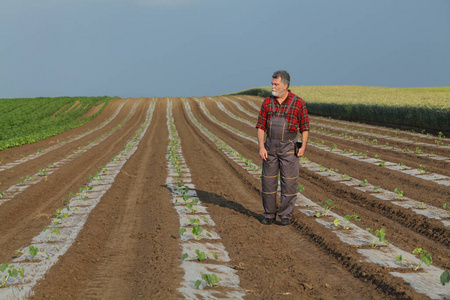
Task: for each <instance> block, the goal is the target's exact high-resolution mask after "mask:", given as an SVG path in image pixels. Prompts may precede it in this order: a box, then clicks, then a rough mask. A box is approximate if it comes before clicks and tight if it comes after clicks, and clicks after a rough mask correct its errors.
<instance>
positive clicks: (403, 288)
mask: <svg viewBox="0 0 450 300" xmlns="http://www.w3.org/2000/svg"><path fill="white" fill-rule="evenodd" d="M198 111H200V109H198ZM197 114H198V115H202V113H200V112H197ZM204 124H205V123H204ZM208 126H209V125H208ZM211 127H213V128H218V130H217V132H220V130H223V129H222V128H219V126H218V125H217V124H216V125H215V126H211ZM210 129H211V128H210ZM217 132H214V133H215V134H216V133H217ZM236 138H238V137H237V136H234V139H236ZM232 140H233V138H232V139H231V140H226V142H231V141H232ZM248 143H249V142H248V141H245V142H244V144H245V145H243V146H247V147H248V145H247V144H248ZM241 154H243V153H241ZM244 157H248V156H246V155H245V154H244ZM317 187H318V188H319V189H321V187H320V185H318V186H317ZM318 194H320V192H318ZM316 198H317V197H314V198H313V199H316ZM351 213H353V212H351ZM303 218H304V217H303ZM313 223H315V222H313ZM376 223H377V224H378V221H377V222H376ZM390 223H392V222H390ZM303 225H304V226H305V225H308V223H306V224H303ZM396 232H397V231H396ZM399 232H401V231H399ZM311 234H312V235H315V234H316V231H312V232H311ZM397 236H398V235H397ZM413 236H414V235H413ZM318 237H319V238H320V240H321V241H322V243H321V244H324V245H325V248H326V249H328V251H330V252H331V253H334V255H336V256H337V257H339V258H341V259H342V252H340V251H336V250H335V249H339V247H341V248H342V246H340V245H339V242H340V241H339V240H338V241H337V243H335V245H334V246H333V247H329V243H328V240H330V238H331V240H332V238H333V237H328V238H327V242H326V243H323V238H322V236H321V235H318ZM405 238H406V237H405ZM413 241H416V240H415V239H413ZM407 242H410V241H409V240H408V241H407ZM415 246H417V245H416V244H415V245H412V247H413V248H414V247H415ZM411 249H412V248H411ZM442 251H443V249H442V247H441V248H440V253H441V254H443V252H442ZM444 252H445V251H444ZM435 253H438V251H436V252H435ZM356 256H358V254H356ZM352 257H353V256H350V257H346V256H345V255H344V258H345V261H346V260H348V259H349V258H350V259H352ZM438 258H439V259H441V257H438ZM443 263H444V264H445V260H444V262H443ZM346 264H347V263H346ZM347 265H348V264H347ZM357 265H358V263H357ZM350 266H351V265H350ZM351 268H354V266H351ZM365 270H374V272H375V273H379V270H378V271H377V267H373V266H368V269H365ZM355 276H357V277H360V276H363V277H365V278H366V280H367V274H366V273H365V272H362V273H361V272H358V273H355ZM388 276H390V275H388ZM370 278H372V279H371V281H372V282H373V283H374V284H376V285H380V286H385V283H384V280H381V278H377V276H375V277H374V276H370ZM374 278H376V279H374ZM389 280H390V281H392V282H394V283H397V284H393V285H390V287H389V290H390V291H391V292H392V293H396V294H397V295H399V296H400V295H405V293H406V295H410V294H411V293H413V294H417V293H416V292H415V291H412V290H411V288H410V287H407V285H406V284H405V282H402V281H398V279H397V278H395V279H394V278H390V279H389Z"/></svg>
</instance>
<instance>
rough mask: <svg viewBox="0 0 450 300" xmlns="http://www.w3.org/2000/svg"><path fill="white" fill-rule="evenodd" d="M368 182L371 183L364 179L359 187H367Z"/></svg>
mask: <svg viewBox="0 0 450 300" xmlns="http://www.w3.org/2000/svg"><path fill="white" fill-rule="evenodd" d="M368 182H369V181H368V180H367V179H364V180H363V181H361V182H360V183H359V186H361V187H363V186H366V184H367V183H368Z"/></svg>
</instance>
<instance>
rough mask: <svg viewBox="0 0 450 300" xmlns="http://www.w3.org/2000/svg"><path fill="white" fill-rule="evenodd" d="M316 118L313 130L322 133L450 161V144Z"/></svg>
mask: <svg viewBox="0 0 450 300" xmlns="http://www.w3.org/2000/svg"><path fill="white" fill-rule="evenodd" d="M315 121H316V119H315V118H312V120H311V122H312V124H314V126H312V128H311V130H313V131H316V132H317V133H318V134H320V135H329V136H336V137H340V138H341V139H348V140H352V141H356V142H358V143H362V144H365V145H366V146H368V147H376V148H382V149H386V150H390V151H391V152H394V153H408V154H409V155H410V156H412V157H414V156H419V157H420V156H424V157H426V158H430V159H431V160H437V161H445V162H447V163H449V158H448V153H449V150H450V149H449V147H448V146H439V145H436V144H430V143H423V142H416V141H410V140H405V139H399V138H398V137H386V136H383V135H381V134H379V133H378V132H377V133H375V132H367V133H366V132H359V131H356V130H353V131H351V130H347V131H345V130H342V129H341V130H340V129H339V128H336V126H332V125H325V124H323V123H315Z"/></svg>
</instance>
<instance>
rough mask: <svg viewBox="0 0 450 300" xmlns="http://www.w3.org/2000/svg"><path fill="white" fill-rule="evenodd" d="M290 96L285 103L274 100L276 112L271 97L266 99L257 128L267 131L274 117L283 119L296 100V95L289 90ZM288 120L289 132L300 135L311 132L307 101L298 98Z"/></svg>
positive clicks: (288, 114)
mask: <svg viewBox="0 0 450 300" xmlns="http://www.w3.org/2000/svg"><path fill="white" fill-rule="evenodd" d="M288 92H289V94H288V96H287V98H286V99H285V100H284V101H283V103H281V104H280V103H278V101H277V100H276V99H275V98H274V99H273V103H274V104H275V112H273V106H272V104H271V102H272V101H271V97H270V96H269V97H267V98H266V99H264V102H263V103H262V106H261V110H260V112H259V117H258V123H257V124H256V128H261V129H262V130H264V131H266V129H267V121H268V120H270V118H271V117H272V116H275V117H282V116H283V114H284V113H285V112H286V109H287V108H288V106H289V103H291V101H292V99H293V98H294V96H295V94H293V93H291V91H290V90H288ZM286 120H287V122H288V127H289V131H291V132H294V131H297V130H298V131H299V132H300V133H301V132H303V131H309V117H308V111H307V110H306V104H305V101H304V100H303V99H302V98H300V97H299V96H297V99H296V100H295V102H294V103H292V105H291V108H290V110H289V112H288V113H287V115H286Z"/></svg>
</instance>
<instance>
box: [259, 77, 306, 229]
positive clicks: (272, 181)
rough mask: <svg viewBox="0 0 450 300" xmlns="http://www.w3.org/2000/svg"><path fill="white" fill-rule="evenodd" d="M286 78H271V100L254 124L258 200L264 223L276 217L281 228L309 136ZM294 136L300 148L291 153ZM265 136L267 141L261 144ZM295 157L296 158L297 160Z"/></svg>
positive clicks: (300, 104)
mask: <svg viewBox="0 0 450 300" xmlns="http://www.w3.org/2000/svg"><path fill="white" fill-rule="evenodd" d="M289 84H290V76H289V73H288V72H286V71H276V72H275V73H273V75H272V96H269V97H267V98H266V99H264V102H263V104H262V106H261V111H260V112H259V117H258V123H257V124H256V128H257V134H258V144H259V156H260V157H261V158H262V159H263V164H262V177H261V181H262V200H263V206H264V220H263V221H262V224H264V225H270V224H272V223H273V222H274V220H275V218H276V216H277V214H278V216H279V217H280V218H281V224H282V225H289V224H290V223H291V217H292V215H293V211H294V207H295V201H296V198H297V185H298V170H299V164H300V163H299V160H298V157H300V156H303V154H304V153H305V149H306V143H307V141H308V133H309V117H308V112H307V110H306V104H305V101H303V99H301V98H300V97H298V96H296V95H294V94H293V93H292V92H291V91H290V90H289V89H288V88H289ZM297 132H300V133H301V134H302V146H301V148H300V149H299V150H298V153H295V151H294V149H295V147H294V145H295V142H297ZM265 133H267V139H266V140H265V141H264V136H265ZM296 155H297V156H298V157H297V156H296ZM278 173H280V182H281V198H280V200H281V201H280V202H281V203H280V207H279V209H278V211H277V203H276V200H277V189H278Z"/></svg>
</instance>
